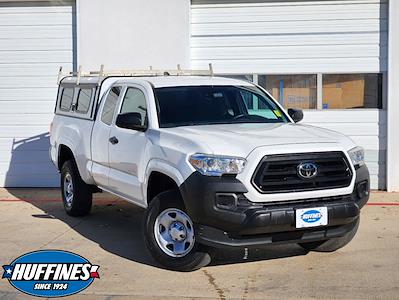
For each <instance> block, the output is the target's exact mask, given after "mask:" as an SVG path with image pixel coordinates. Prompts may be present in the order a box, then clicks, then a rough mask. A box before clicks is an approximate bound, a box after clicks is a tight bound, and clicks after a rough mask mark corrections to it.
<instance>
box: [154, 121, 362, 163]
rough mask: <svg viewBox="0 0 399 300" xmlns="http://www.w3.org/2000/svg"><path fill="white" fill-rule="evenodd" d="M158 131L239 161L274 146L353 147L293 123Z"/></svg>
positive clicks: (342, 139)
mask: <svg viewBox="0 0 399 300" xmlns="http://www.w3.org/2000/svg"><path fill="white" fill-rule="evenodd" d="M161 131H164V132H165V133H166V132H167V133H168V134H172V135H176V136H178V137H180V138H184V139H185V140H186V141H187V140H189V141H190V142H192V143H195V144H197V145H198V146H200V148H202V149H203V151H204V152H206V153H208V154H224V155H234V156H240V157H247V156H248V155H249V154H250V153H251V152H252V151H253V150H254V149H256V148H258V147H264V146H274V145H293V144H315V143H329V144H331V143H336V144H339V145H340V146H341V147H342V148H344V149H345V150H349V149H351V148H353V147H355V146H356V145H355V144H354V142H353V141H352V140H351V139H350V138H348V137H346V136H345V135H343V134H340V133H338V132H335V131H332V130H328V129H324V128H318V127H314V126H310V125H302V124H293V123H278V124H275V123H274V124H263V123H262V124H259V123H256V124H223V125H201V126H182V127H176V128H167V129H166V128H165V129H161ZM189 141H187V142H189ZM190 148H191V147H190ZM293 149H295V148H293ZM181 150H184V149H181Z"/></svg>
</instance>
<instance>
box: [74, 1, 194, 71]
mask: <svg viewBox="0 0 399 300" xmlns="http://www.w3.org/2000/svg"><path fill="white" fill-rule="evenodd" d="M77 13H78V17H77V18H78V19H77V22H78V64H81V65H82V66H83V69H86V70H87V69H88V68H89V69H99V66H100V64H104V65H105V68H106V69H110V68H112V69H115V68H117V69H127V68H134V69H138V68H147V67H149V66H153V67H154V68H176V65H177V64H181V66H182V67H188V65H189V40H190V39H189V15H190V1H188V0H168V1H165V0H146V1H143V0H112V1H105V0H102V1H99V0H78V1H77Z"/></svg>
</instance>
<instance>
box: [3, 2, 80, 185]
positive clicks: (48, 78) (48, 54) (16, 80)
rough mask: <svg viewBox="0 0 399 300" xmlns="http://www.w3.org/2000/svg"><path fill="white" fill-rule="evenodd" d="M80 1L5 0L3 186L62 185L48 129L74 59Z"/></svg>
mask: <svg viewBox="0 0 399 300" xmlns="http://www.w3.org/2000/svg"><path fill="white" fill-rule="evenodd" d="M74 12H75V9H74V5H73V4H72V2H68V1H51V2H31V1H29V2H20V1H15V2H0V186H6V187H21V186H22V187H40V186H47V187H48V186H57V185H58V184H59V179H58V174H57V172H56V171H55V168H54V166H52V164H51V162H50V160H49V156H48V146H49V140H48V131H49V125H50V122H51V120H52V116H53V110H54V103H55V98H56V94H57V72H58V67H59V66H64V68H65V69H67V70H71V69H72V68H73V61H74V50H73V49H74V23H75V22H74Z"/></svg>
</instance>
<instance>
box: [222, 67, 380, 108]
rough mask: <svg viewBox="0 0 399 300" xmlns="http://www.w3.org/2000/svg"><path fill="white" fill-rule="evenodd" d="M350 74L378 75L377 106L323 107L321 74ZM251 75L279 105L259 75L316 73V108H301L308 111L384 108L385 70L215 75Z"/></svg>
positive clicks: (226, 75) (224, 74)
mask: <svg viewBox="0 0 399 300" xmlns="http://www.w3.org/2000/svg"><path fill="white" fill-rule="evenodd" d="M352 74H354V75H355V74H365V75H367V74H376V75H378V76H379V78H380V80H381V86H380V89H381V90H380V95H379V97H381V98H380V99H377V101H378V104H379V107H363V108H361V107H359V108H323V76H324V75H352ZM248 75H252V78H253V80H252V83H254V84H255V85H257V86H258V87H259V88H261V89H263V90H264V91H265V92H267V94H268V95H269V96H271V97H272V98H273V100H275V101H276V102H277V103H278V104H279V105H281V104H280V103H279V101H277V100H276V99H274V97H273V96H272V95H271V94H270V93H269V92H268V91H267V90H266V89H265V88H264V87H262V86H260V85H259V76H273V75H316V92H317V95H316V108H310V109H303V110H308V111H324V110H325V111H328V110H335V111H338V110H345V111H348V110H353V111H366V110H384V109H386V103H387V94H386V93H387V91H386V82H387V73H386V72H385V71H376V72H359V71H354V72H339V71H338V72H322V73H321V72H304V73H297V72H295V73H284V74H283V73H281V74H280V73H279V74H275V73H269V74H267V73H249V72H246V73H217V74H215V76H220V77H226V78H231V76H248ZM282 108H283V109H284V110H287V109H288V108H285V107H282Z"/></svg>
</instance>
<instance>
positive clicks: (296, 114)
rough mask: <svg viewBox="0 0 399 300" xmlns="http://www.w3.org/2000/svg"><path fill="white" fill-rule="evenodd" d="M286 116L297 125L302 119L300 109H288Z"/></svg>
mask: <svg viewBox="0 0 399 300" xmlns="http://www.w3.org/2000/svg"><path fill="white" fill-rule="evenodd" d="M288 115H289V116H290V117H291V118H292V120H293V121H294V122H295V123H298V122H299V121H302V119H303V111H302V109H295V108H289V109H288Z"/></svg>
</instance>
